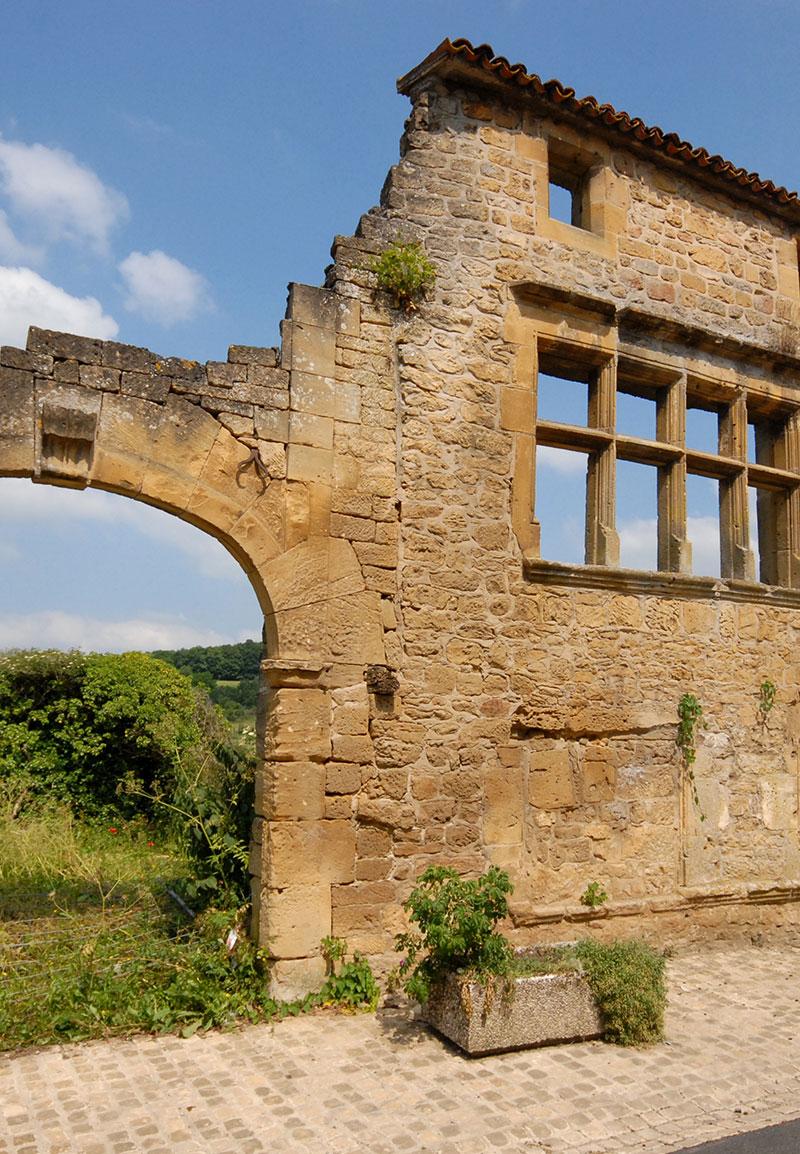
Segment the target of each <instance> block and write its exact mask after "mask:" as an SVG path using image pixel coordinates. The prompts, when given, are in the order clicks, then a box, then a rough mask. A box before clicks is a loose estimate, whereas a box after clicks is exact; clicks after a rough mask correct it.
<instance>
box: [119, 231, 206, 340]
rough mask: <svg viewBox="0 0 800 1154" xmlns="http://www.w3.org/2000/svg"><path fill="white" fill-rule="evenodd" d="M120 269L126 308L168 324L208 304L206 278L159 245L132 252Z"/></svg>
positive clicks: (192, 313)
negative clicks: (125, 294)
mask: <svg viewBox="0 0 800 1154" xmlns="http://www.w3.org/2000/svg"><path fill="white" fill-rule="evenodd" d="M119 271H120V272H121V273H122V279H123V281H124V282H125V289H126V291H127V297H126V298H125V308H126V309H128V310H129V311H130V312H135V313H140V314H141V315H142V316H144V317H146V318H147V319H148V320H151V321H155V322H156V323H157V324H161V325H164V326H165V327H167V328H168V327H170V326H171V325H174V324H177V323H178V322H179V321H188V320H190V319H191V318H192V317H194V316H197V314H198V313H201V312H205V311H206V310H207V309H209V308H210V307H211V295H210V293H209V289H208V284H207V282H206V280H205V278H204V277H203V276H201V275H200V273H199V272H195V271H194V269H191V268H188V267H187V266H186V265H185V264H182V263H181V262H180V261H179V260H176V259H175V257H172V256H167V254H166V253H165V252H161V251H160V250H159V249H154V250H153V251H152V252H148V253H143V252H132V253H131V254H130V256H127V257H126V258H125V260H124V261H122V263H121V264H120V266H119Z"/></svg>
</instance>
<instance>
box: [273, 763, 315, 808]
mask: <svg viewBox="0 0 800 1154" xmlns="http://www.w3.org/2000/svg"><path fill="white" fill-rule="evenodd" d="M264 774H265V777H266V780H267V781H268V783H269V785H268V787H267V789H266V790H265V792H266V793H267V799H266V807H265V809H264V813H265V816H268V817H271V818H273V819H274V820H276V821H277V820H280V819H282V818H302V819H304V820H306V821H316V820H318V819H319V818H321V817H322V815H323V810H324V807H325V766H324V765H322V764H320V763H318V762H313V761H270V762H267V764H266V766H265V767H264Z"/></svg>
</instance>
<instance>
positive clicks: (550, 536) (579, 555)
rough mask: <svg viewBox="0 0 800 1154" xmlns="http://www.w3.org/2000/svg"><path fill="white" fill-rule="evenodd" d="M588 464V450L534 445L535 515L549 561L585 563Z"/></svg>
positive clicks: (543, 554)
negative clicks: (585, 451)
mask: <svg viewBox="0 0 800 1154" xmlns="http://www.w3.org/2000/svg"><path fill="white" fill-rule="evenodd" d="M587 467H588V454H587V453H582V452H578V451H573V450H571V449H555V448H551V447H550V446H549V445H537V447H536V518H537V520H538V521H539V524H540V526H541V556H542V557H544V558H545V559H546V560H548V561H561V562H564V563H565V564H577V565H582V564H583V563H584V560H585V557H586V545H585V538H586V474H587Z"/></svg>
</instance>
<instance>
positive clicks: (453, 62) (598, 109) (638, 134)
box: [397, 39, 800, 220]
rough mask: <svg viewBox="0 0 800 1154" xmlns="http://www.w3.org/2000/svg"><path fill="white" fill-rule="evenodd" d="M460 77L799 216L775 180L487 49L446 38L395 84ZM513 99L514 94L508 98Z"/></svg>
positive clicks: (407, 87)
mask: <svg viewBox="0 0 800 1154" xmlns="http://www.w3.org/2000/svg"><path fill="white" fill-rule="evenodd" d="M434 74H435V75H439V76H444V77H447V76H456V77H462V78H464V79H465V80H467V81H471V82H472V83H476V82H477V83H479V84H480V85H481V86H483V87H491V88H493V89H496V90H504V91H506V92H509V90H510V89H516V90H517V92H518V93H519V95H523V94H524V96H525V98H526V99H531V98H533V99H537V98H538V100H540V101H543V102H546V103H547V104H550V105H551V106H554V107H555V108H557V109H558V111H559V112H561V113H562V114H568V115H569V114H571V115H573V116H576V117H579V118H581V119H584V120H590V121H593V122H594V123H596V124H597V125H598V126H600V127H602V128H604V129H607V130H610V131H612V132H614V133H619V134H620V135H622V136H626V137H628V138H629V139H630V140H631V142H632V143H633V144H635V146H636V147H638V148H642V149H646V150H647V152H648V153H650V154H652V158H653V160H654V161H658V160H660V159H668V160H669V161H672V162H677V163H678V164H680V165H685V166H687V167H688V168H690V169H694V170H695V172H696V174H697V175H698V176H699V175H701V174H702V176H704V177H705V178H706V180H708V179H711V180H713V181H714V183H715V184H716V183H722V184H724V185H725V186H726V187H727V188H728V190H729V191H730V192H731V193H733V194H736V193H739V194H740V195H741V194H744V195H745V196H746V197H747V198H748V199H749V200H751V199H753V198H755V199H756V201H757V202H758V203H760V204H761V205H762V207H764V208H766V207H768V206H767V205H764V203H763V202H764V201H768V202H769V207H771V208H772V209H773V210H774V209H775V208H778V209H782V210H784V211H783V213H782V215H784V214H785V213H786V211H787V210H788V213H789V215H791V217H792V218H793V219H794V220H796V219H797V218H798V217H799V216H800V197H798V194H797V193H796V192H790V191H789V190H788V189H786V188H783V187H782V186H779V185H776V184H774V183H773V181H771V180H763V179H762V178H761V177H760V176H759V175H758V173H755V172H748V171H747V170H746V169H744V168H740V167H738V166H737V165H735V164H733V163H732V162H731V161H729V160H726V159H725V158H724V157H722V156H719V155H712V154H710V153H709V152H708V151H707V150H706V149H705V148H695V147H694V146H693V145H691V144H690V143H689V142H688V141H686V140H682V139H681V137H680V136H678V135H677V133H674V132H670V133H665V132H664V131H663V129H661V128H658V127H657V126H652V127H650V126H648V125H647V124H645V122H644V121H643V120H641V119H640V118H639V117H632V116H630V115H629V114H628V113H627V112H624V111H617V109H616V108H614V107H613V105H611V104H600V103H599V101H597V100H596V99H595V97H593V96H586V97H583V98H578V97H576V95H575V89H574V88H568V87H566V86H565V85H563V84H562V83H561V82H560V81H559V80H548V81H543V80H542V79H541V78H540V77H539V76H537V75H536V74H535V73H529V72H528V71H527V69H526V67H525V65H524V64H510V63H509V62H508V60H506V58H505V57H504V56H495V54H494V51H493V49H492V48H491V46H490V45H488V44H480V45H478V46H477V47H475V46H473V45H472V44H471V43H470V41H469V40H464V39H459V40H449V39H445V40H443V41H442V42H441V44H439V45H438V46H437V47H436V48H434V50H433V52H431V53H430V54H429V55H428V56H426V57H425V59H424V60H423V61H421V63H420V64H418V65H417V66H416V68H412V69H411V71H410V72H407V73H406V74H405V75H404V76H402V77H401V78H400V79H399V80H398V81H397V89H398V91H399V92H401V93H403V94H404V95H408V94H409V93H411V92H412V91H413V89H414V88H415V87H416V86H417V85H418V84H419V83H420V81H422V80H424V79H425V78H426V77H428V76H430V75H434ZM509 94H510V93H509Z"/></svg>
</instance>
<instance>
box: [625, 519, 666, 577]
mask: <svg viewBox="0 0 800 1154" xmlns="http://www.w3.org/2000/svg"><path fill="white" fill-rule="evenodd" d="M618 529H619V561H620V565H622V566H623V568H625V569H655V567H656V563H657V537H656V532H657V526H656V520H655V518H649V517H639V518H636V519H634V520H631V521H623V522H622V523H621V524H620V525H619V526H618Z"/></svg>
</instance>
